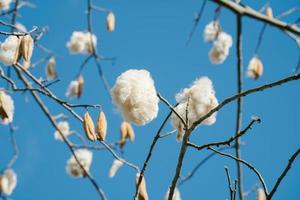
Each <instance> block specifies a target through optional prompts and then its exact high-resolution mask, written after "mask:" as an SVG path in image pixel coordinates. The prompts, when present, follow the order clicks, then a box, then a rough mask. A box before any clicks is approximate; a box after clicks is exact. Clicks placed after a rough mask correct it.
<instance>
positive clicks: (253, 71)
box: [247, 56, 264, 80]
mask: <svg viewBox="0 0 300 200" xmlns="http://www.w3.org/2000/svg"><path fill="white" fill-rule="evenodd" d="M263 70H264V66H263V64H262V62H261V60H260V59H259V58H258V57H257V56H254V57H253V58H252V59H251V60H250V62H249V65H248V70H247V76H248V77H251V78H254V79H255V80H256V79H258V78H259V77H260V76H262V74H263Z"/></svg>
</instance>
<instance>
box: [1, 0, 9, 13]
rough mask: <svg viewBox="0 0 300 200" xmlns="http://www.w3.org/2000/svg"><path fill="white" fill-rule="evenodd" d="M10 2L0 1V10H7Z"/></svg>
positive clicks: (7, 0)
mask: <svg viewBox="0 0 300 200" xmlns="http://www.w3.org/2000/svg"><path fill="white" fill-rule="evenodd" d="M11 3H12V0H0V10H2V11H5V10H8V9H9V7H10V4H11Z"/></svg>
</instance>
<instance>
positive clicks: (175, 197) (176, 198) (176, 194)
mask: <svg viewBox="0 0 300 200" xmlns="http://www.w3.org/2000/svg"><path fill="white" fill-rule="evenodd" d="M169 193H170V188H169V189H168V191H167V193H166V195H165V200H168V198H169ZM172 200H181V196H180V191H179V189H178V188H177V187H176V188H175V190H174V194H173V198H172Z"/></svg>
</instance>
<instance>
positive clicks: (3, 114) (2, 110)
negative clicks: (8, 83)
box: [0, 91, 8, 120]
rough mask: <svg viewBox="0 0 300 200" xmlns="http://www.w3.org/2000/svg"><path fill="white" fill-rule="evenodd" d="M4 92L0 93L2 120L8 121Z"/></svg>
mask: <svg viewBox="0 0 300 200" xmlns="http://www.w3.org/2000/svg"><path fill="white" fill-rule="evenodd" d="M3 93H4V92H3V91H0V118H1V119H2V120H4V119H8V114H7V112H6V111H5V108H4V105H3V104H4V103H5V102H4V97H3V95H4V94H3Z"/></svg>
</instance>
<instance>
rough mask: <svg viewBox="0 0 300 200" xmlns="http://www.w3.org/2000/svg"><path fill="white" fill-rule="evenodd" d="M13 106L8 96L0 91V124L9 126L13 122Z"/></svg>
mask: <svg viewBox="0 0 300 200" xmlns="http://www.w3.org/2000/svg"><path fill="white" fill-rule="evenodd" d="M14 111H15V106H14V101H13V99H12V98H11V96H10V95H8V94H6V93H5V92H4V91H1V90H0V123H2V124H9V123H10V122H12V121H13V116H14Z"/></svg>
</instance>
